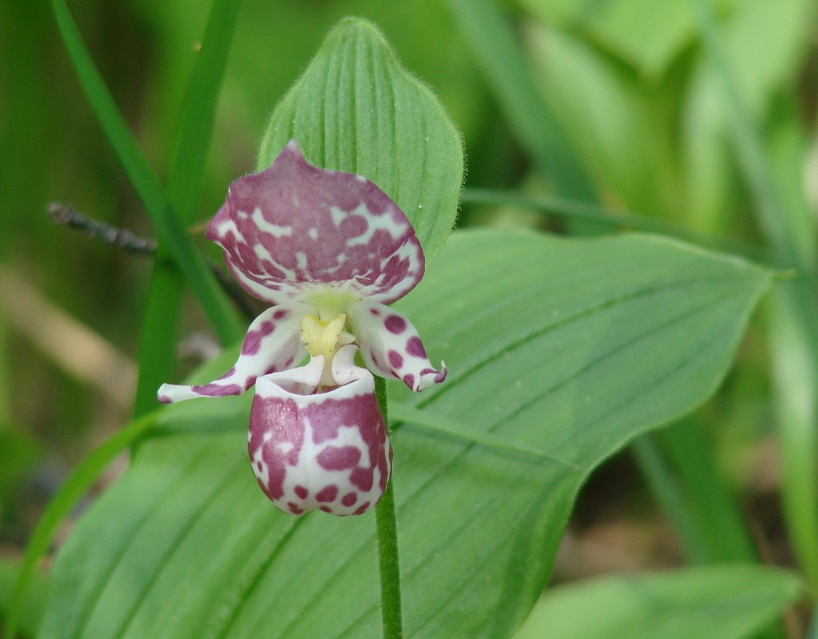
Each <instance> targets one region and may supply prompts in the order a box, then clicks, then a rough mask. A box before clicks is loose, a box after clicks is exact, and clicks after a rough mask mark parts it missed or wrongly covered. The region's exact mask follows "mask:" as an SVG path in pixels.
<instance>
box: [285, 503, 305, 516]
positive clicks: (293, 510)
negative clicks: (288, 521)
mask: <svg viewBox="0 0 818 639" xmlns="http://www.w3.org/2000/svg"><path fill="white" fill-rule="evenodd" d="M287 508H289V509H290V512H291V513H292V514H293V515H300V514H301V513H303V512H304V510H303V509H302V508H299V507H298V504H294V503H292V502H290V503H289V504H287Z"/></svg>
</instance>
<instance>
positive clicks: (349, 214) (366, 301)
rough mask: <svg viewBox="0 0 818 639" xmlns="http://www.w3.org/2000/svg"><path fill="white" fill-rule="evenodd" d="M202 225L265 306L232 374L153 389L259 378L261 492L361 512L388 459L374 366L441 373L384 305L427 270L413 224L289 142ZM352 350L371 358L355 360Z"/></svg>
mask: <svg viewBox="0 0 818 639" xmlns="http://www.w3.org/2000/svg"><path fill="white" fill-rule="evenodd" d="M207 237H208V238H209V239H211V240H213V241H214V242H216V243H217V244H219V245H220V246H221V247H222V249H223V250H224V258H225V262H226V263H227V265H228V267H229V268H230V270H231V272H232V273H233V275H234V276H235V278H236V280H237V281H238V282H239V284H240V285H241V286H242V287H243V288H244V289H245V290H246V291H247V292H248V293H250V294H251V295H253V296H255V297H257V298H259V299H261V300H263V301H265V302H268V303H270V304H271V305H272V306H271V308H269V309H267V310H266V311H264V312H263V313H262V314H261V315H259V316H258V317H257V318H256V319H255V321H253V323H252V324H251V325H250V328H249V330H248V331H247V336H246V337H245V339H244V343H243V344H242V348H241V355H240V356H239V359H238V361H237V362H236V364H235V366H234V367H233V368H232V369H230V371H228V373H227V374H225V375H224V376H222V377H220V378H219V379H217V380H215V381H213V382H211V383H209V384H204V385H201V386H177V385H172V384H163V385H162V387H161V388H160V389H159V393H158V395H159V401H161V402H164V403H170V402H177V401H182V400H186V399H193V398H197V397H222V396H225V395H240V394H241V393H243V392H244V391H246V390H247V389H248V388H250V386H252V385H253V384H255V385H256V395H255V398H254V400H253V407H252V411H251V414H250V435H249V453H250V461H251V463H252V467H253V472H254V473H255V475H256V478H257V480H258V482H259V485H260V486H261V488H262V490H263V491H264V492H265V494H266V495H267V496H268V497H269V498H270V499H271V500H272V502H273V503H274V504H275V505H276V506H277V507H278V508H280V509H281V510H283V511H285V512H289V513H293V514H301V513H303V512H306V511H308V510H312V509H315V508H318V509H320V510H323V511H325V512H329V513H332V514H335V515H356V514H361V513H363V512H365V511H366V510H368V509H369V508H371V507H372V506H374V505H375V503H377V501H378V500H379V499H380V497H381V495H382V494H383V491H384V490H385V488H386V483H387V481H388V479H389V474H390V472H391V461H392V450H391V447H390V444H389V440H388V438H387V433H386V426H385V424H384V422H383V418H382V416H381V414H380V410H379V408H378V403H377V400H376V398H375V382H374V378H373V377H372V373H370V370H371V371H372V372H374V373H376V374H377V375H380V376H381V377H386V378H391V379H399V380H402V381H403V382H404V383H405V384H406V385H407V386H408V387H409V388H411V389H412V390H413V391H420V390H421V389H423V388H425V387H426V386H429V385H431V384H438V383H440V382H442V381H443V380H444V379H445V378H446V368H445V367H444V366H441V370H439V371H438V370H436V369H435V368H434V367H433V366H432V364H431V363H430V362H429V359H428V357H427V356H426V351H425V349H424V347H423V343H422V342H421V339H420V336H419V335H418V332H417V330H416V329H415V327H414V326H413V325H412V323H411V322H410V321H409V320H408V319H407V318H406V317H404V316H403V315H401V314H399V313H397V312H395V311H394V310H392V309H391V308H389V307H388V306H387V304H390V303H392V302H394V301H396V300H398V299H400V298H401V297H403V296H404V295H406V294H407V293H408V292H409V291H411V290H412V289H413V288H414V287H415V286H416V285H417V283H418V282H419V281H420V279H421V277H423V272H424V267H425V263H424V258H423V251H422V249H421V246H420V242H419V241H418V239H417V237H416V236H415V232H414V230H413V228H412V225H411V224H410V222H409V220H408V219H407V218H406V216H405V215H404V214H403V212H402V211H401V210H400V209H399V208H398V207H397V206H396V205H395V203H394V202H392V200H391V199H390V198H389V196H387V195H386V194H385V193H384V192H383V191H381V190H380V189H379V188H378V187H377V186H375V185H374V184H373V183H372V182H370V181H369V180H367V179H366V178H364V177H362V176H359V175H352V174H349V173H339V172H335V171H325V170H323V169H319V168H316V167H314V166H311V165H310V164H308V163H307V161H306V160H305V159H304V157H303V156H302V154H301V151H300V150H299V148H298V145H297V144H296V143H295V141H291V142H290V143H289V144H288V145H287V146H286V147H285V148H284V150H283V151H282V152H281V154H280V155H279V156H278V157H277V158H276V160H275V161H274V162H273V165H272V166H271V167H270V168H268V169H267V170H265V171H262V172H261V173H258V174H255V175H249V176H246V177H243V178H240V179H239V180H237V181H236V182H234V183H233V184H232V185H231V187H230V190H229V192H228V195H227V200H226V202H225V203H224V205H223V206H222V208H221V209H220V210H219V212H218V213H217V214H216V216H215V217H214V218H213V219H212V220H211V222H210V224H209V225H208V227H207ZM358 351H360V354H361V356H362V359H363V362H364V363H365V364H366V366H367V367H368V368H369V370H367V369H366V368H362V367H360V366H357V365H356V364H355V362H354V358H355V354H356V352H358ZM308 355H309V357H310V360H309V363H307V364H306V365H305V366H300V367H297V368H292V367H293V365H294V364H297V363H299V362H301V361H302V360H304V359H305V358H306V357H307V356H308Z"/></svg>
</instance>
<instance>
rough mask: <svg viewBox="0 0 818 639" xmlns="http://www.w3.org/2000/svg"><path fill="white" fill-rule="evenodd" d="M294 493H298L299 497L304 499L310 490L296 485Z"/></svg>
mask: <svg viewBox="0 0 818 639" xmlns="http://www.w3.org/2000/svg"><path fill="white" fill-rule="evenodd" d="M295 494H296V495H298V498H299V499H306V498H307V497H308V496H309V494H310V491H309V490H307V489H306V488H304V487H303V486H296V487H295Z"/></svg>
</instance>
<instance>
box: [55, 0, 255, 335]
mask: <svg viewBox="0 0 818 639" xmlns="http://www.w3.org/2000/svg"><path fill="white" fill-rule="evenodd" d="M51 5H52V8H53V10H54V17H55V18H56V20H57V26H58V27H59V29H60V33H61V34H62V37H63V40H64V41H65V45H66V48H67V49H68V53H69V55H70V56H71V59H72V61H73V63H74V67H75V68H76V71H77V75H78V76H79V79H80V82H81V84H82V87H83V89H84V90H85V94H86V96H87V97H88V101H89V102H90V103H91V106H92V107H93V109H94V112H95V113H96V115H97V118H98V119H99V122H100V124H101V125H102V128H103V129H104V131H105V135H106V136H107V137H108V141H109V142H110V143H111V146H112V147H113V148H114V151H115V152H116V154H117V156H118V158H119V161H120V163H121V164H122V168H123V169H124V170H125V173H126V174H127V176H128V179H129V180H130V182H131V184H132V185H133V188H134V190H135V191H136V193H137V194H138V195H139V198H140V199H141V200H142V203H143V204H144V205H145V210H146V211H147V212H148V214H149V215H150V216H151V220H152V221H153V223H154V225H155V226H156V229H157V231H158V232H159V233H160V235H161V237H162V239H163V240H164V242H165V243H166V245H167V247H168V249H169V250H170V252H171V253H172V255H173V257H174V259H175V260H176V262H177V264H178V265H179V269H180V270H181V271H182V273H183V274H184V276H185V278H186V279H187V282H188V284H189V285H190V287H191V289H192V291H193V293H194V294H195V295H196V297H197V298H198V300H199V302H200V303H201V305H202V308H203V309H204V311H205V313H206V314H207V315H208V318H209V319H210V321H211V323H212V324H213V328H214V329H215V331H216V332H217V333H218V335H219V337H220V338H221V340H222V342H224V343H232V342H233V341H235V340H236V339H238V338H239V336H241V334H242V333H243V332H244V330H243V326H242V323H241V322H240V321H239V320H238V317H237V316H236V314H235V312H234V311H233V309H232V307H231V306H230V302H229V301H228V300H227V297H226V296H225V294H224V293H223V292H222V290H221V289H220V288H219V285H218V283H217V282H216V279H215V277H214V276H213V274H212V273H211V272H210V271H209V270H208V267H207V264H206V263H205V261H204V258H203V257H202V256H201V255H200V254H199V253H198V251H197V250H196V247H195V245H194V244H193V241H192V240H191V239H190V237H189V236H188V235H187V231H186V229H185V227H184V225H183V224H182V222H181V220H180V219H179V218H178V217H177V214H176V211H175V210H174V208H173V205H172V203H171V202H170V200H169V199H168V197H167V195H166V193H165V191H164V189H163V187H162V184H161V182H160V181H159V178H158V177H157V175H156V173H155V171H154V170H153V169H152V168H151V166H150V165H149V164H148V160H147V159H146V158H145V155H144V154H143V153H142V151H141V150H140V149H139V147H138V146H137V144H136V141H135V140H134V138H133V136H132V135H131V132H130V131H129V130H128V125H127V123H126V122H125V119H124V118H123V117H122V114H121V113H120V112H119V109H118V108H117V106H116V103H115V102H114V100H113V98H112V97H111V94H110V93H109V92H108V89H107V88H106V86H105V83H104V82H103V80H102V77H101V76H100V74H99V72H98V71H97V69H96V67H95V66H94V62H93V60H92V59H91V55H90V54H89V53H88V50H87V49H86V47H85V43H84V42H83V41H82V36H81V35H80V32H79V30H78V29H77V25H76V24H75V23H74V19H73V18H72V17H71V13H70V12H69V10H68V6H67V5H66V4H65V1H64V0H51Z"/></svg>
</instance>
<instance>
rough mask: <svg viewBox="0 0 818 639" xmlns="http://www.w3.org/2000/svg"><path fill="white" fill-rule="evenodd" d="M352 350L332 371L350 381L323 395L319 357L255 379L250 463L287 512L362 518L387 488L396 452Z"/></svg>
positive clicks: (347, 350) (269, 494)
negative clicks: (289, 368) (320, 384)
mask: <svg viewBox="0 0 818 639" xmlns="http://www.w3.org/2000/svg"><path fill="white" fill-rule="evenodd" d="M355 351H356V347H355V346H346V347H344V348H342V349H341V350H339V351H338V353H337V354H336V356H335V358H334V360H333V364H334V366H333V374H334V375H335V377H336V379H339V378H340V379H343V380H347V381H346V383H343V385H341V386H337V387H335V388H332V389H331V390H328V391H325V392H321V388H320V387H319V383H320V380H321V376H322V372H323V368H324V358H323V357H321V356H317V357H313V358H312V359H311V360H310V363H309V364H307V365H306V366H302V367H300V368H296V369H292V370H287V371H282V372H280V373H274V374H272V375H266V376H264V377H260V378H259V379H258V380H257V382H256V394H255V398H254V400H253V408H252V410H251V413H250V433H249V438H248V439H249V441H248V451H249V454H250V463H251V464H252V468H253V472H254V473H255V476H256V479H257V480H258V483H259V486H261V489H262V490H263V491H264V493H265V494H266V495H267V497H268V498H269V499H270V500H271V501H272V502H273V504H274V505H275V506H276V507H277V508H279V509H280V510H282V511H284V512H285V513H290V514H293V515H300V514H302V513H305V512H307V511H310V510H315V509H318V510H322V511H324V512H327V513H330V514H333V515H342V516H344V515H360V514H362V513H364V512H366V511H367V510H369V509H370V508H372V507H373V506H374V505H375V504H376V503H377V502H378V500H379V499H380V498H381V496H382V495H383V491H384V490H385V489H386V484H387V482H388V480H389V474H390V472H391V468H392V448H391V446H390V443H389V439H388V437H387V433H386V426H385V424H384V421H383V417H382V416H381V413H380V410H379V408H378V402H377V399H376V398H375V382H374V378H373V377H372V374H371V373H370V372H369V371H367V370H366V369H363V368H359V367H356V366H354V364H353V363H352V362H353V358H354V354H355ZM341 369H343V370H341ZM315 391H317V392H315Z"/></svg>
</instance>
